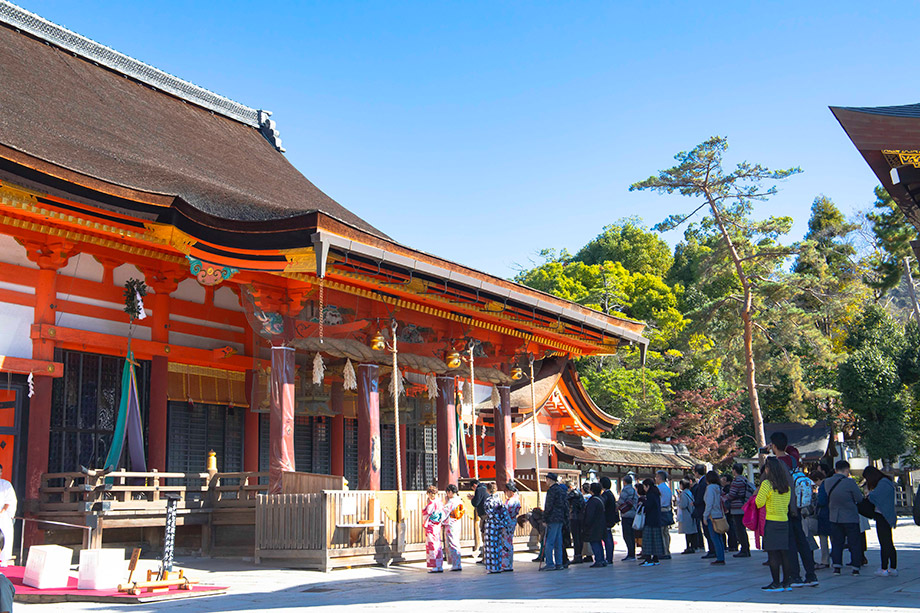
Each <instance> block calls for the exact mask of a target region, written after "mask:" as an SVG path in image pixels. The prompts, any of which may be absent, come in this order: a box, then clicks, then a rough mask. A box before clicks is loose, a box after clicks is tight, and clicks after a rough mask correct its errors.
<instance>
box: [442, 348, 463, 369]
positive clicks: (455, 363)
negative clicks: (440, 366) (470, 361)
mask: <svg viewBox="0 0 920 613" xmlns="http://www.w3.org/2000/svg"><path fill="white" fill-rule="evenodd" d="M444 361H445V362H446V363H447V367H448V368H450V369H451V370H453V369H454V368H460V364H461V363H462V361H461V360H460V354H459V353H457V352H456V351H451V352H450V353H448V354H447V357H446V358H445V359H444Z"/></svg>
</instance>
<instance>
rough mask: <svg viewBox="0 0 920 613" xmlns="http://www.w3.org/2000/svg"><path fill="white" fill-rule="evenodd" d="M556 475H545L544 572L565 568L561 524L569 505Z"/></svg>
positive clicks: (567, 513)
mask: <svg viewBox="0 0 920 613" xmlns="http://www.w3.org/2000/svg"><path fill="white" fill-rule="evenodd" d="M558 480H559V477H558V476H557V475H556V473H546V484H547V485H548V486H549V489H548V490H546V501H545V502H544V504H543V519H544V521H546V549H545V551H546V553H545V554H544V555H545V559H546V566H545V567H544V570H562V569H563V568H565V566H564V562H563V559H562V524H564V523H565V521H566V519H567V518H568V515H569V505H568V503H567V502H566V495H567V494H568V492H567V491H566V487H565V486H564V485H562V484H561V483H558Z"/></svg>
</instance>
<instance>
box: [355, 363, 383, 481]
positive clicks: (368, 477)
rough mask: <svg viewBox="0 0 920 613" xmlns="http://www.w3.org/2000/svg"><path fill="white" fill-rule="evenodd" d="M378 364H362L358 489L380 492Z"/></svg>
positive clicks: (359, 394) (359, 406)
mask: <svg viewBox="0 0 920 613" xmlns="http://www.w3.org/2000/svg"><path fill="white" fill-rule="evenodd" d="M377 370H378V368H377V365H376V364H359V365H358V372H357V375H358V489H360V490H379V489H380V458H381V451H382V450H381V448H380V395H379V393H378V390H377Z"/></svg>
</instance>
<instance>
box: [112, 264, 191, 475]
mask: <svg viewBox="0 0 920 613" xmlns="http://www.w3.org/2000/svg"><path fill="white" fill-rule="evenodd" d="M112 264H113V265H114V264H116V263H114V262H113V263H112ZM107 270H108V269H107ZM141 272H143V273H144V283H146V284H147V285H148V286H150V288H152V289H153V291H154V292H156V293H155V294H154V295H153V296H151V300H150V301H149V305H150V306H152V307H153V317H152V318H151V319H152V322H151V325H150V340H152V341H154V342H156V343H164V344H168V343H169V311H170V298H169V295H170V294H171V293H172V292H174V291H176V288H177V287H178V286H179V279H180V278H182V277H183V276H184V274H185V273H184V271H182V270H180V269H178V268H171V269H167V270H157V269H143V270H142V271H141ZM168 390H169V360H168V358H167V357H166V356H164V355H155V356H153V361H152V363H151V365H150V414H149V426H148V429H147V462H148V468H149V469H154V468H155V469H156V470H159V471H165V470H166V441H167V410H168V404H169V398H168V395H167V391H168Z"/></svg>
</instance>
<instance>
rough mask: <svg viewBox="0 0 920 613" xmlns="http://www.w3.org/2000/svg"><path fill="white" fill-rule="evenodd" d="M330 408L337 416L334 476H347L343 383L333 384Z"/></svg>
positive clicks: (333, 427) (334, 429) (334, 428)
mask: <svg viewBox="0 0 920 613" xmlns="http://www.w3.org/2000/svg"><path fill="white" fill-rule="evenodd" d="M329 405H330V406H329V408H330V409H331V410H332V412H333V413H335V415H333V416H332V420H331V421H332V429H331V431H330V433H329V436H330V437H332V445H331V448H332V474H333V475H336V476H339V477H344V476H345V387H344V385H343V383H342V382H341V381H333V382H332V392H331V394H330V397H329Z"/></svg>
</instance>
